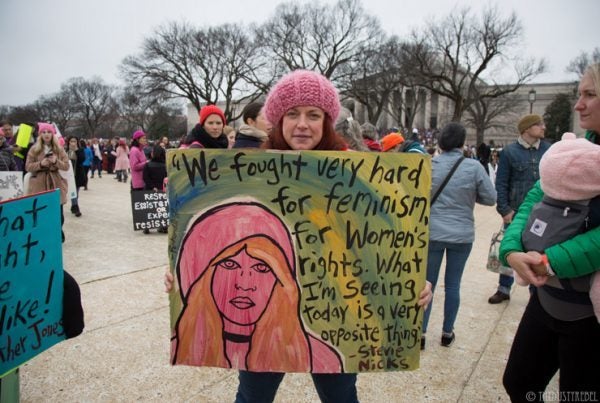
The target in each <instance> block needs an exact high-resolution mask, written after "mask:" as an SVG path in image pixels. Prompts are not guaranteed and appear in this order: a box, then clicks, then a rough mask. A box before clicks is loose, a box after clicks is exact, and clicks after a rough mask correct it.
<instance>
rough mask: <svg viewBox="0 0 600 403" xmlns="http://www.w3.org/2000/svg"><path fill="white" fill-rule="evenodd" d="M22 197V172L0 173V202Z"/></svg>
mask: <svg viewBox="0 0 600 403" xmlns="http://www.w3.org/2000/svg"><path fill="white" fill-rule="evenodd" d="M23 195H24V191H23V172H21V171H0V201H2V200H8V199H15V198H17V197H21V196H23Z"/></svg>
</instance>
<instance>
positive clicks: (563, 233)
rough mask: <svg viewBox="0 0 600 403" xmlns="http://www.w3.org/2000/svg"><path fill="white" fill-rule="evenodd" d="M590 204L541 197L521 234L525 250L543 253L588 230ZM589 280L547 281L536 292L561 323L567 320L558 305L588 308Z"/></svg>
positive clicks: (548, 310)
mask: <svg viewBox="0 0 600 403" xmlns="http://www.w3.org/2000/svg"><path fill="white" fill-rule="evenodd" d="M589 202H590V200H584V201H578V202H573V201H563V200H556V199H553V198H551V197H549V196H546V195H544V198H543V199H542V201H541V202H539V203H537V204H536V205H535V206H534V207H533V209H532V210H531V214H530V215H529V219H528V220H527V225H526V226H525V230H524V231H523V233H522V234H521V242H522V243H523V247H524V248H525V250H526V251H537V252H539V253H544V250H545V249H546V248H548V247H550V246H552V245H556V244H558V243H561V242H563V241H566V240H568V239H570V238H573V237H574V236H575V235H578V234H580V233H583V232H586V231H588V230H589V229H591V228H590V225H589V217H588V216H589ZM590 280H591V275H588V276H582V277H578V278H574V279H558V278H556V277H550V278H549V279H548V282H547V283H546V284H545V285H544V286H542V287H541V288H540V289H539V298H540V302H541V303H542V306H543V307H544V309H546V311H547V312H548V313H549V314H550V315H552V316H554V317H555V318H557V319H560V320H569V319H568V316H566V317H565V316H562V315H563V314H564V312H565V311H564V309H562V308H561V306H562V305H561V302H559V301H563V303H567V304H576V305H580V306H590V307H591V301H590V298H589V294H588V292H589V290H590ZM571 306H572V305H571ZM578 309H579V308H578ZM580 309H581V311H580V312H585V309H586V308H583V307H582V308H580ZM590 309H591V308H590Z"/></svg>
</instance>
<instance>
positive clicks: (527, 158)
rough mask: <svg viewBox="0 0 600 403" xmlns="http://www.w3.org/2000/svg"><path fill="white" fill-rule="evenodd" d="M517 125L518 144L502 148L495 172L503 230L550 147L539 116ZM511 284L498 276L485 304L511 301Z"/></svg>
mask: <svg viewBox="0 0 600 403" xmlns="http://www.w3.org/2000/svg"><path fill="white" fill-rule="evenodd" d="M517 126H518V129H519V133H521V135H520V136H519V137H518V138H517V141H515V142H514V143H511V144H509V145H507V146H506V147H504V149H503V150H502V152H501V153H500V161H499V162H498V172H496V192H498V202H497V204H496V211H498V214H500V216H502V222H503V223H504V227H505V228H506V227H508V224H510V223H511V221H512V219H513V216H514V215H515V212H516V211H517V210H519V206H520V205H521V203H522V202H523V200H524V199H525V196H526V195H527V192H529V190H530V189H531V188H532V187H533V185H534V184H535V183H536V182H537V181H538V180H539V179H540V171H539V165H540V160H541V159H542V156H543V155H544V153H545V152H546V151H547V150H548V148H550V144H549V143H547V142H545V141H543V138H544V132H545V131H546V125H545V124H544V120H543V118H542V117H541V116H540V115H525V116H523V117H522V118H521V120H519V124H518V125H517ZM513 282H514V279H513V277H512V276H507V275H505V274H500V279H499V282H498V290H497V291H496V293H495V294H494V295H492V296H491V297H490V298H489V299H488V302H489V303H490V304H499V303H501V302H503V301H508V300H510V288H511V287H512V285H513Z"/></svg>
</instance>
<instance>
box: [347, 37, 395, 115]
mask: <svg viewBox="0 0 600 403" xmlns="http://www.w3.org/2000/svg"><path fill="white" fill-rule="evenodd" d="M399 51H400V44H399V42H398V38H396V37H392V38H389V39H388V40H386V41H385V42H381V43H379V44H370V45H369V46H367V47H363V48H359V49H358V51H357V54H356V56H355V57H354V58H353V60H351V61H350V62H348V63H347V64H346V65H344V66H342V67H341V69H340V71H342V72H343V75H342V78H341V79H340V80H339V87H340V89H341V92H342V95H343V96H344V97H347V98H352V99H354V100H355V101H356V102H358V103H360V104H361V105H363V106H364V108H365V109H366V111H367V115H368V121H369V122H370V123H372V124H374V125H377V122H378V120H379V118H380V116H381V114H382V113H383V112H384V111H386V110H387V109H388V105H389V103H390V101H391V95H392V93H393V92H394V91H395V90H396V89H397V88H398V86H399V85H400V83H401V81H402V79H401V71H400V69H399V68H398V67H397V64H396V63H395V62H394V61H395V60H396V58H397V57H399V56H398V54H399Z"/></svg>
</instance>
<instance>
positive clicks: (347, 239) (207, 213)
mask: <svg viewBox="0 0 600 403" xmlns="http://www.w3.org/2000/svg"><path fill="white" fill-rule="evenodd" d="M167 171H168V175H169V184H168V197H169V206H170V211H169V213H170V219H171V225H170V231H169V263H170V267H171V270H172V272H173V274H174V277H175V290H174V291H173V292H172V293H171V296H170V297H171V327H172V336H173V338H172V341H173V342H172V351H171V361H172V363H173V364H184V365H200V366H217V367H225V368H238V369H245V370H250V371H280V372H315V373H339V372H376V371H398V370H412V369H416V368H418V366H419V353H420V350H419V349H420V344H419V339H420V333H421V323H422V316H423V309H422V308H420V307H419V306H418V305H417V301H418V295H419V292H420V291H421V290H422V289H423V287H424V285H425V272H426V266H427V262H426V260H427V244H428V240H429V227H428V220H429V192H430V188H431V162H430V158H429V156H426V155H413V154H406V153H385V154H383V153H359V152H335V151H326V152H325V151H302V152H272V151H268V152H267V151H261V150H237V151H236V150H230V151H224V150H205V149H200V150H199V149H196V150H190V149H188V150H174V151H169V152H168V154H167Z"/></svg>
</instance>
